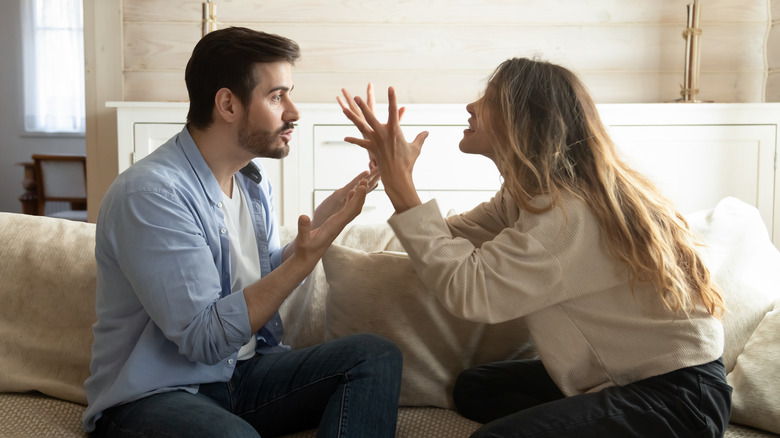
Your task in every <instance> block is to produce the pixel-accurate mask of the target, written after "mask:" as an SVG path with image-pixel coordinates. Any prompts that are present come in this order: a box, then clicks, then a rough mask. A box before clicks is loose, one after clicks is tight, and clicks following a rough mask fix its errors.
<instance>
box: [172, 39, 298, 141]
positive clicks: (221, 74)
mask: <svg viewBox="0 0 780 438" xmlns="http://www.w3.org/2000/svg"><path fill="white" fill-rule="evenodd" d="M300 56H301V50H300V48H299V47H298V44H297V43H296V42H295V41H293V40H291V39H288V38H285V37H282V36H279V35H273V34H269V33H265V32H258V31H256V30H252V29H247V28H244V27H229V28H226V29H220V30H216V31H214V32H210V33H208V34H206V36H204V37H203V38H202V39H201V40H200V41H199V42H198V44H196V45H195V48H194V49H193V51H192V56H191V57H190V60H189V62H188V63H187V69H186V70H185V72H184V81H185V82H186V83H187V93H188V94H189V96H190V109H189V112H188V113H187V123H188V124H189V125H191V126H193V127H195V128H199V129H205V128H207V127H208V126H209V125H211V123H212V122H213V119H212V111H213V109H214V97H215V96H216V94H217V91H218V90H219V89H221V88H227V89H229V90H230V91H232V92H233V94H235V95H236V96H237V97H238V99H239V100H240V101H241V104H243V105H244V106H248V105H249V103H250V102H251V100H252V90H253V89H254V88H255V86H256V85H257V82H258V81H259V80H260V78H257V77H255V64H256V63H258V62H263V63H266V62H279V61H287V62H289V63H290V64H295V61H297V60H298V58H300Z"/></svg>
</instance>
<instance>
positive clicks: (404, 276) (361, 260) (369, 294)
mask: <svg viewBox="0 0 780 438" xmlns="http://www.w3.org/2000/svg"><path fill="white" fill-rule="evenodd" d="M322 263H323V266H324V269H325V275H326V278H327V282H328V284H329V286H330V291H329V293H328V296H327V298H326V306H325V331H326V336H327V337H329V338H335V337H341V336H346V335H350V334H354V333H375V334H378V335H381V336H384V337H385V338H387V339H389V340H391V341H393V342H394V343H395V344H396V345H398V347H399V348H400V349H401V351H402V352H403V355H404V365H403V375H402V382H401V400H400V404H401V405H402V406H436V407H442V408H450V409H451V408H453V407H454V406H453V403H452V396H451V394H452V388H453V385H454V383H455V379H456V378H457V376H458V374H459V373H460V372H461V371H462V370H464V369H466V368H468V367H471V366H474V365H477V364H479V363H487V362H493V361H498V360H505V359H512V358H519V357H531V356H532V355H533V351H532V350H533V349H532V347H531V342H530V338H529V334H528V329H527V327H526V324H525V322H524V320H522V319H518V320H514V321H508V322H505V323H502V324H496V325H487V324H481V323H474V322H470V321H466V320H463V319H458V318H456V317H454V316H452V314H450V313H449V312H448V311H447V310H446V309H445V308H444V307H443V306H442V305H441V304H440V303H439V301H438V299H437V298H436V297H435V296H434V295H433V293H431V292H430V291H429V290H428V289H427V288H426V287H425V286H424V285H423V284H422V282H421V281H420V280H419V278H418V276H417V273H416V272H415V270H414V267H413V266H412V263H411V261H410V260H409V258H408V256H407V255H406V254H404V253H400V252H392V251H380V252H368V253H367V252H364V251H361V250H356V249H352V248H347V247H344V246H340V245H333V246H331V248H330V249H329V250H328V252H327V253H326V254H325V256H324V257H323V259H322Z"/></svg>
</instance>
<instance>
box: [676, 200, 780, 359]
mask: <svg viewBox="0 0 780 438" xmlns="http://www.w3.org/2000/svg"><path fill="white" fill-rule="evenodd" d="M686 219H687V220H688V223H689V224H690V226H691V229H692V230H693V231H694V232H695V233H697V234H698V235H699V237H700V238H701V240H702V242H703V244H704V246H703V247H702V248H700V253H701V255H702V258H703V259H704V262H705V264H706V265H707V267H708V268H709V270H710V273H711V274H712V277H713V279H714V281H715V283H716V284H718V286H720V288H721V290H722V292H723V295H724V299H725V301H726V307H727V309H726V313H725V314H724V315H723V319H722V320H723V329H724V332H725V349H724V352H723V361H724V363H725V365H726V372H730V371H731V370H732V369H733V368H734V364H735V363H736V361H737V356H739V354H740V353H741V352H742V349H743V348H744V347H745V344H746V343H747V341H748V338H750V335H751V334H752V333H753V330H755V328H756V327H757V326H758V324H759V323H760V322H761V320H762V319H763V317H764V315H765V314H766V313H767V312H769V311H770V310H772V308H773V306H774V302H775V300H777V299H780V287H778V285H780V252H778V250H777V248H775V246H774V245H773V244H772V241H771V240H770V239H769V234H768V233H767V229H766V225H764V221H763V220H762V219H761V215H760V214H759V212H758V210H757V209H756V208H755V207H753V206H751V205H749V204H746V203H745V202H743V201H740V200H739V199H736V198H725V199H723V200H721V201H720V202H719V203H718V205H716V206H715V208H714V209H712V210H706V211H700V212H696V213H692V214H689V215H686Z"/></svg>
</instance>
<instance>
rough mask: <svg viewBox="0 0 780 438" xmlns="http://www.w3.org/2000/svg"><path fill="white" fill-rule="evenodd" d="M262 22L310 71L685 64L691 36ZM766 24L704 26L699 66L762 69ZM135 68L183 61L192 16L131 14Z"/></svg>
mask: <svg viewBox="0 0 780 438" xmlns="http://www.w3.org/2000/svg"><path fill="white" fill-rule="evenodd" d="M263 30H265V31H268V32H271V33H278V34H282V35H285V36H287V37H290V38H292V39H294V40H296V41H298V43H299V44H300V45H301V48H302V50H303V57H302V59H301V61H300V62H299V63H298V65H297V67H298V68H299V69H300V70H303V71H312V72H314V71H316V72H340V71H375V72H381V71H396V72H406V71H409V70H410V69H414V70H415V71H425V72H436V71H451V70H459V71H474V70H477V71H485V70H489V69H492V68H493V67H495V66H496V65H498V63H499V62H501V61H502V60H504V59H506V58H508V57H513V56H534V55H536V54H541V55H542V57H543V58H544V59H549V60H551V61H553V62H557V63H561V64H563V65H568V66H572V67H573V68H577V69H580V70H616V71H621V70H623V71H625V70H630V71H682V69H683V50H684V40H683V38H682V36H681V32H680V29H678V28H676V27H675V26H659V25H641V26H480V25H473V26H469V27H468V28H467V29H464V27H463V26H458V25H449V24H448V25H435V26H434V25H431V26H425V27H416V28H413V29H410V28H409V27H408V26H404V25H398V24H387V25H322V24H298V25H283V24H273V25H267V26H263ZM765 33H766V26H763V27H762V26H756V25H754V24H728V25H726V24H724V25H717V26H711V27H709V28H708V29H705V31H704V33H703V36H702V40H701V47H702V49H701V50H702V54H701V56H702V61H701V68H702V70H703V71H708V72H729V71H753V70H763V69H764V57H763V44H764V38H765ZM124 37H125V49H124V62H125V69H126V70H128V71H141V70H147V69H148V70H172V69H181V68H183V67H184V65H186V63H187V60H188V59H189V56H190V53H191V51H192V47H193V46H194V45H195V43H196V42H197V41H198V39H199V38H200V27H199V26H198V25H195V24H192V23H162V24H150V23H125V26H124Z"/></svg>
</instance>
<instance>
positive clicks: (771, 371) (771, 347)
mask: <svg viewBox="0 0 780 438" xmlns="http://www.w3.org/2000/svg"><path fill="white" fill-rule="evenodd" d="M778 287H780V286H778ZM728 382H729V384H730V385H731V386H733V387H734V394H733V396H732V403H733V405H732V413H731V419H732V420H733V421H735V422H737V423H741V424H747V425H749V426H755V427H758V428H761V429H765V430H769V431H772V432H775V433H780V301H778V303H777V304H776V305H775V309H774V310H773V311H771V312H769V313H767V314H766V315H765V316H764V319H763V320H762V321H761V324H759V325H758V327H757V328H756V331H754V332H753V334H752V335H751V336H750V339H749V340H748V342H747V344H745V349H744V350H742V354H740V355H739V357H737V363H736V365H735V366H734V370H733V371H731V373H729V375H728Z"/></svg>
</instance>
